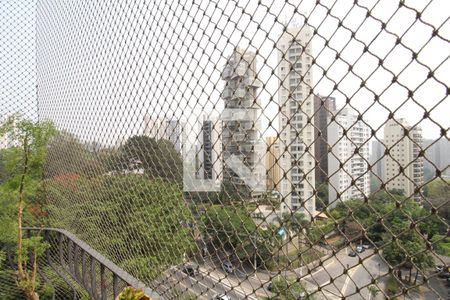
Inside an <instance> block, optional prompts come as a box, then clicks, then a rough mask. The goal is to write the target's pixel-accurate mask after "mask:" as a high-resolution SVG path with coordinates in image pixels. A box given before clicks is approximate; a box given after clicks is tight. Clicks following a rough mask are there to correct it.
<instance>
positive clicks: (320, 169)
mask: <svg viewBox="0 0 450 300" xmlns="http://www.w3.org/2000/svg"><path fill="white" fill-rule="evenodd" d="M334 111H336V99H335V98H333V97H324V96H320V95H315V96H314V112H315V114H314V156H315V158H316V160H317V161H318V163H319V164H318V165H317V166H316V169H315V176H316V186H318V185H319V184H321V183H323V182H324V181H325V180H326V179H327V178H328V175H327V174H328V124H329V123H330V118H331V112H334Z"/></svg>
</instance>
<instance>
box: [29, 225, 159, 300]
mask: <svg viewBox="0 0 450 300" xmlns="http://www.w3.org/2000/svg"><path fill="white" fill-rule="evenodd" d="M23 230H27V231H43V232H57V233H59V234H60V235H64V236H65V237H66V238H67V239H68V241H69V243H70V242H71V243H73V244H74V245H76V247H78V248H80V249H81V250H83V251H84V253H86V254H88V255H89V256H91V257H92V258H93V259H95V260H96V261H97V262H99V263H100V265H101V267H102V270H104V268H107V269H108V270H110V271H111V273H113V275H114V276H117V277H118V278H120V279H121V280H122V281H124V282H125V283H127V284H128V285H130V286H132V287H134V288H137V289H142V291H143V292H144V293H145V294H146V295H148V296H150V297H151V298H152V299H163V298H162V297H161V296H160V295H159V294H158V293H156V292H155V291H154V290H153V289H151V288H149V287H148V286H146V285H145V284H144V283H143V282H141V281H140V280H138V279H137V278H135V277H134V276H132V275H131V274H129V273H128V272H126V271H125V270H123V269H122V268H120V267H119V266H117V265H116V264H115V263H113V262H112V261H111V260H109V259H108V258H106V257H105V256H103V255H102V254H100V253H99V252H98V251H96V250H95V249H94V248H92V247H91V246H89V245H88V244H87V243H85V242H83V241H82V240H80V239H79V238H77V237H76V236H75V235H74V234H73V233H71V232H69V231H67V230H64V229H60V228H40V227H24V228H23ZM44 239H48V234H45V235H44ZM60 243H61V240H60ZM69 269H70V268H69ZM70 271H71V270H69V274H70V275H71V276H72V277H73V278H74V279H75V280H77V279H78V278H77V277H78V275H79V274H72V272H70ZM87 289H88V288H87ZM102 294H103V293H102ZM114 294H116V291H114ZM114 296H116V295H114ZM101 297H102V298H103V297H104V296H103V295H102V296H101Z"/></svg>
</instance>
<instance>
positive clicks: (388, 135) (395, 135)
mask: <svg viewBox="0 0 450 300" xmlns="http://www.w3.org/2000/svg"><path fill="white" fill-rule="evenodd" d="M384 144H385V146H386V148H387V150H388V151H389V155H388V156H386V181H385V182H386V183H387V189H388V190H393V189H397V190H402V191H403V192H404V194H405V196H407V197H410V196H414V198H416V200H419V199H420V197H419V195H418V194H417V193H415V190H416V188H418V187H419V186H421V185H422V183H423V158H422V157H418V155H419V152H420V151H421V149H422V129H421V128H420V127H418V126H415V127H411V126H410V125H409V124H408V122H407V121H406V120H405V119H397V120H395V119H390V120H389V121H388V122H387V123H386V125H385V127H384Z"/></svg>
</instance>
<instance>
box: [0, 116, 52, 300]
mask: <svg viewBox="0 0 450 300" xmlns="http://www.w3.org/2000/svg"><path fill="white" fill-rule="evenodd" d="M54 131H55V130H54V127H53V125H52V124H51V123H50V122H39V123H35V122H33V121H30V120H26V119H22V118H21V117H20V116H17V115H13V116H11V117H9V118H8V119H7V120H6V121H5V122H4V123H3V124H2V125H1V126H0V137H1V136H4V135H8V137H9V138H11V139H12V141H14V143H13V146H12V147H10V148H8V149H4V150H2V151H1V157H2V160H1V167H0V170H1V175H0V178H1V182H0V205H1V207H2V213H1V215H0V217H1V225H0V247H1V248H0V249H6V248H9V249H14V252H15V254H16V256H15V261H16V262H17V266H16V267H17V278H15V281H16V284H17V287H18V288H19V289H20V290H21V291H22V292H23V296H24V297H25V298H26V299H30V300H33V299H39V295H38V289H39V287H40V283H39V279H38V275H37V258H38V257H39V256H41V255H42V254H43V253H44V251H45V250H46V249H47V246H48V245H47V244H46V243H43V241H42V238H40V237H31V238H23V233H22V226H23V225H24V224H36V223H38V219H39V218H38V217H39V213H37V212H39V211H41V209H40V207H39V201H38V200H37V194H38V190H39V189H40V187H41V178H42V175H43V171H42V170H43V165H44V161H45V157H46V147H47V143H48V141H49V139H50V137H51V136H52V135H53V134H54ZM30 253H32V255H30Z"/></svg>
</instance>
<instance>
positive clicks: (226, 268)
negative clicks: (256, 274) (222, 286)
mask: <svg viewBox="0 0 450 300" xmlns="http://www.w3.org/2000/svg"><path fill="white" fill-rule="evenodd" d="M222 269H223V270H224V271H225V272H227V273H233V272H234V267H233V264H232V263H231V262H230V261H226V262H224V263H223V264H222Z"/></svg>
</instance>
